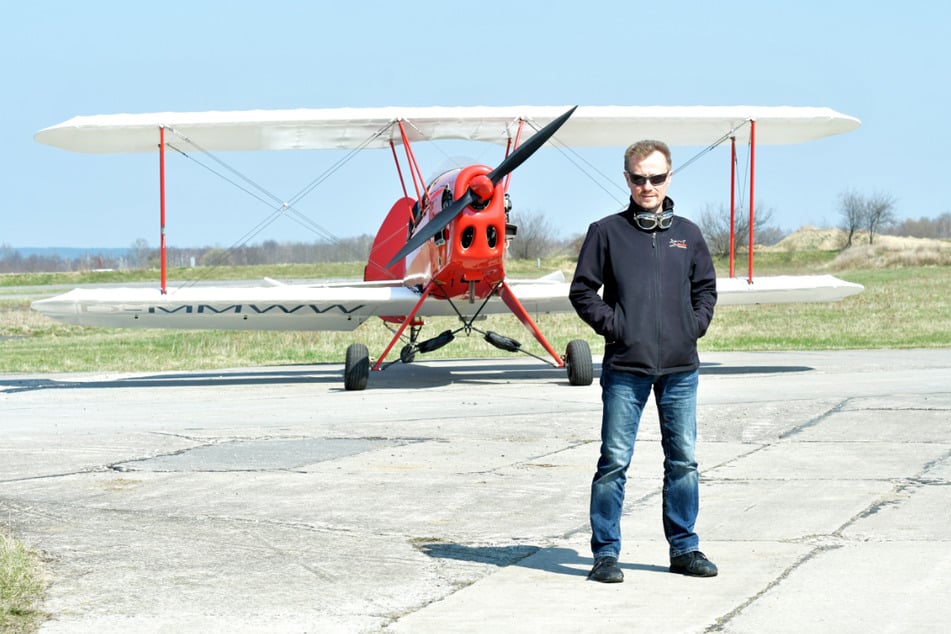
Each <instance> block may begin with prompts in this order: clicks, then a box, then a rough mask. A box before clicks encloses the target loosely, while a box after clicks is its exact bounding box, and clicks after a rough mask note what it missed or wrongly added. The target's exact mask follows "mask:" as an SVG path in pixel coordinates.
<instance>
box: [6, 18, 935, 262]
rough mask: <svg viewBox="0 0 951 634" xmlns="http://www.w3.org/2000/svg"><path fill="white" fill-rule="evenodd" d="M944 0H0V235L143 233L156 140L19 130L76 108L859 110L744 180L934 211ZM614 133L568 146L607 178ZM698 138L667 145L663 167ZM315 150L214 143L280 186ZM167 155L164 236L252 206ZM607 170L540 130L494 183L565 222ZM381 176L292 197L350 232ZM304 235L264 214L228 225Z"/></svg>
mask: <svg viewBox="0 0 951 634" xmlns="http://www.w3.org/2000/svg"><path fill="white" fill-rule="evenodd" d="M863 5H865V6H863ZM396 7H399V8H398V9H397V8H396ZM454 7H464V8H461V9H456V8H454ZM552 7H557V8H552ZM948 13H949V12H948V9H946V8H944V7H942V6H941V4H940V3H934V2H919V1H917V0H912V1H906V2H903V3H878V2H873V3H834V2H828V1H825V2H817V1H813V0H805V1H801V2H796V3H767V2H762V1H759V2H754V1H736V0H721V1H720V2H695V3H694V2H684V3H668V2H651V3H642V2H631V1H628V2H597V1H593V2H575V3H561V2H541V1H527V2H496V1H494V0H492V1H487V2H482V3H481V4H476V3H465V4H462V5H460V4H458V3H449V2H412V1H407V2H403V3H393V2H374V1H364V2H334V3H318V2H305V1H303V0H302V1H299V2H291V1H287V0H271V1H270V2H246V1H241V0H238V1H234V0H229V1H201V0H191V1H189V2H184V1H179V0H169V1H167V2H163V3H147V2H128V0H123V1H95V0H90V1H89V2H85V3H74V2H66V1H62V2H51V1H44V0H34V1H31V2H25V1H20V2H16V3H6V4H5V5H4V8H3V10H2V19H0V68H2V76H3V84H4V88H3V93H2V95H3V96H2V97H0V100H2V101H0V112H2V119H3V120H2V125H0V148H2V154H0V185H2V191H3V196H2V198H0V201H2V206H3V208H2V210H0V244H6V245H11V246H14V247H28V246H29V247H42V246H70V247H123V246H128V245H130V244H132V243H133V242H135V241H136V240H137V239H145V240H147V241H148V242H149V243H150V244H152V245H153V246H156V245H157V244H158V241H159V228H158V224H159V223H158V169H157V159H156V158H155V156H151V155H113V156H99V155H88V154H75V153H70V152H66V151H63V150H58V149H55V148H50V147H47V146H42V145H40V144H38V143H36V142H35V141H34V140H33V135H34V134H35V133H36V132H37V131H38V130H40V129H42V128H44V127H47V126H50V125H54V124H56V123H60V122H62V121H65V120H66V119H69V118H71V117H73V116H75V115H90V114H104V113H121V112H130V113H134V112H159V111H198V110H244V109H257V108H332V107H342V106H357V107H359V106H366V107H375V106H429V105H442V106H463V105H513V104H531V105H573V104H584V105H711V106H713V105H745V104H753V105H763V106H780V105H792V106H825V107H830V108H833V109H835V110H838V111H839V112H842V113H845V114H848V115H852V116H855V117H857V118H859V119H860V120H861V121H862V127H861V128H860V129H859V130H857V131H854V132H851V133H849V134H846V135H841V136H836V137H831V138H828V139H824V140H821V141H817V142H812V143H807V144H802V145H796V146H761V147H760V148H758V150H757V165H756V170H757V183H756V193H757V195H756V199H757V203H758V204H760V205H762V207H764V208H766V209H770V210H772V213H773V223H774V224H775V225H778V226H780V227H782V228H785V229H787V230H790V229H795V228H798V227H799V226H801V225H803V224H814V225H820V226H833V225H836V224H838V222H839V213H838V202H839V196H840V195H841V194H842V193H843V192H845V191H846V190H854V191H857V192H858V193H860V194H864V195H872V194H877V193H885V194H889V195H891V196H893V197H894V199H895V200H896V213H897V215H898V217H899V218H905V217H911V218H918V217H921V216H928V217H934V216H937V215H939V214H941V213H944V212H947V211H951V178H948V176H947V175H948V174H949V173H951V158H949V152H948V151H947V143H946V141H947V139H948V137H949V134H948V127H947V124H945V120H946V115H945V112H946V110H947V107H948V105H947V104H948V103H949V94H948V93H949V84H948V82H947V81H946V77H947V70H946V68H945V66H946V63H947V62H948V60H949V59H951V44H949V38H948V36H947V24H948V18H949V15H948ZM633 140H635V139H618V147H617V148H607V149H598V150H587V151H584V152H583V154H584V156H585V158H586V159H587V160H590V161H591V162H592V164H594V165H595V166H596V167H597V168H598V169H599V170H600V171H602V172H604V173H606V174H608V175H610V176H612V177H614V178H615V179H616V180H615V183H614V184H617V185H623V183H622V182H621V174H620V168H621V156H622V153H623V149H624V147H625V146H626V145H627V144H628V143H629V142H631V141H633ZM711 141H713V139H711ZM699 149H701V148H683V147H676V148H674V163H675V166H676V165H678V164H681V163H683V162H685V161H686V160H687V159H689V158H690V157H691V156H692V155H693V154H694V153H695V152H697V151H698V150H699ZM417 151H418V152H420V154H419V158H420V160H421V162H423V169H424V172H427V171H435V170H436V169H437V168H438V167H440V163H443V162H444V161H445V160H446V157H447V156H467V157H470V158H472V159H474V160H476V161H478V162H484V163H487V164H490V165H494V164H495V163H497V162H498V161H499V160H501V158H502V152H503V151H504V150H503V148H502V147H501V146H494V145H487V144H447V145H445V146H444V147H440V148H436V149H433V150H426V151H425V152H423V151H421V150H419V149H417ZM333 155H334V153H333V152H272V153H255V154H245V153H241V154H240V155H227V154H223V155H221V157H220V158H222V159H224V160H226V161H228V162H229V163H231V164H232V165H233V166H234V167H235V168H236V169H238V170H239V171H241V172H242V173H244V174H245V175H247V176H248V177H250V178H252V179H253V180H254V181H255V182H258V183H260V184H261V185H262V186H264V187H266V188H267V189H269V190H271V191H273V192H275V193H276V194H278V195H279V196H281V197H283V198H285V199H286V198H290V197H292V196H293V195H294V194H296V193H297V191H298V190H299V189H301V188H302V187H303V186H305V185H306V184H307V183H308V182H310V180H311V179H313V178H314V177H315V176H317V175H319V174H320V173H322V172H323V171H324V170H325V169H327V167H329V166H330V165H331V164H332V163H333V162H334V161H335V160H337V158H339V156H333ZM741 160H745V150H744V151H743V153H742V154H741ZM168 169H169V175H168V181H169V190H170V193H169V209H168V223H167V235H168V242H169V244H170V245H173V246H202V245H220V246H228V245H231V244H233V243H235V242H236V241H237V240H239V239H240V238H241V237H242V236H244V235H245V234H247V233H248V232H249V230H251V229H252V228H253V227H255V226H256V225H257V224H258V223H259V222H260V221H261V220H262V219H263V218H265V217H267V216H268V215H269V214H270V211H271V210H270V209H269V208H267V207H264V206H263V205H262V204H261V203H260V202H258V201H256V200H254V199H251V198H249V197H247V196H245V195H243V194H241V193H240V192H237V191H235V190H233V189H231V188H229V187H227V186H225V185H224V184H223V183H222V182H221V181H219V180H217V179H215V178H214V177H212V176H210V175H208V173H207V172H204V171H203V170H201V169H200V168H197V167H196V166H195V165H194V163H191V162H189V161H188V160H186V159H182V158H180V157H176V159H172V160H171V161H170V164H169V168H168ZM728 177H729V149H728V148H727V146H725V145H724V146H722V147H721V148H719V149H717V150H715V151H714V152H711V153H710V154H707V155H706V156H704V157H703V158H702V159H701V160H699V161H698V162H696V163H694V164H693V165H691V166H689V167H688V168H686V169H685V170H684V171H682V172H680V173H678V174H677V176H676V177H675V180H674V182H673V183H672V185H671V190H670V192H669V193H670V195H671V196H672V197H673V198H674V200H675V201H676V203H677V210H678V212H679V213H681V214H683V215H685V216H687V217H692V218H694V219H697V218H699V215H700V212H701V210H702V209H704V208H705V207H709V208H716V207H719V206H721V205H726V204H728V201H729V180H728ZM614 184H610V185H609V188H612V187H614ZM612 191H613V192H615V193H614V196H608V195H607V194H605V192H604V190H603V189H601V188H599V187H596V186H594V185H593V184H592V183H590V182H589V181H588V180H587V179H586V178H585V177H584V176H583V175H582V174H581V173H580V172H578V171H577V169H576V168H574V167H572V166H571V165H570V164H569V163H568V162H566V161H565V159H564V157H562V156H561V155H559V154H558V153H557V152H556V151H554V150H542V151H540V152H539V153H538V154H537V155H536V156H534V157H532V159H531V160H530V161H529V162H528V163H526V164H525V165H524V166H522V167H521V168H519V170H518V171H516V172H515V175H514V177H513V180H512V185H511V188H510V192H511V194H512V196H513V199H514V203H515V208H516V211H523V212H528V213H545V214H546V215H547V216H548V217H549V218H550V219H551V221H552V223H553V225H554V227H555V228H556V230H557V231H558V232H559V233H560V234H562V235H563V236H566V237H567V236H571V235H574V234H579V233H583V232H584V230H585V229H586V227H587V225H588V224H589V223H590V222H592V221H594V220H596V219H598V218H600V217H602V216H604V215H607V214H608V213H611V212H613V211H615V210H616V209H617V208H618V207H619V206H620V203H619V200H620V201H621V202H623V201H625V200H626V194H624V193H623V191H622V190H617V189H613V190H612ZM617 192H620V193H617ZM399 195H400V189H399V186H398V180H397V178H396V176H395V173H394V170H393V167H392V158H391V156H390V155H389V153H388V152H387V151H377V152H370V153H366V155H364V156H361V157H360V159H359V160H358V161H355V162H354V163H351V164H350V165H348V166H347V167H346V168H345V169H344V170H342V171H341V173H338V175H336V176H335V177H334V178H333V179H332V180H331V181H329V182H328V183H327V184H326V185H325V186H322V187H321V188H319V189H318V190H317V191H316V192H314V193H313V194H311V195H310V196H308V197H307V198H305V199H304V200H303V201H302V202H301V203H300V205H299V206H298V209H299V210H300V211H301V212H303V213H304V214H306V215H307V216H308V218H310V219H311V220H312V221H313V222H314V223H316V224H317V225H318V226H319V227H321V229H322V230H323V231H324V232H326V234H329V235H332V236H337V237H346V236H352V235H357V234H362V233H370V234H372V233H375V232H376V229H377V226H378V224H379V222H380V221H381V220H382V218H383V215H384V214H385V212H386V211H387V210H388V209H389V207H390V205H391V203H392V202H393V201H394V200H395V199H396V198H397V197H398V196H399ZM617 196H620V199H618V198H617ZM319 237H320V236H319V235H317V234H314V233H311V232H309V231H307V230H305V229H304V228H303V227H302V226H301V225H300V224H298V223H295V222H292V221H290V220H285V219H281V220H280V221H279V222H277V223H274V224H273V225H271V226H269V227H268V228H267V230H266V231H265V232H263V233H261V234H258V235H256V236H255V237H254V238H253V239H252V240H251V242H260V241H262V240H269V239H274V240H279V241H281V240H314V239H318V238H319Z"/></svg>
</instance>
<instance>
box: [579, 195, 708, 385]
mask: <svg viewBox="0 0 951 634" xmlns="http://www.w3.org/2000/svg"><path fill="white" fill-rule="evenodd" d="M673 205H674V201H673V200H671V199H670V198H665V199H664V204H663V208H664V209H665V210H666V209H673ZM642 211H644V210H643V209H640V208H639V207H638V206H637V205H636V204H635V203H634V201H633V200H631V203H630V205H629V207H628V208H627V209H626V210H625V211H622V212H621V213H618V214H614V215H612V216H608V217H607V218H603V219H601V220H599V221H597V222H595V223H593V224H592V225H591V226H590V227H589V228H588V234H587V236H586V237H585V240H584V244H583V245H582V247H581V252H580V253H579V255H578V266H577V268H576V269H575V275H574V279H573V280H572V282H571V289H570V291H569V298H570V300H571V304H572V306H574V308H575V310H576V311H577V312H578V315H579V316H580V317H581V319H583V320H584V321H585V322H586V323H587V324H588V325H590V326H591V327H592V328H593V329H594V331H595V332H596V333H598V334H599V335H601V336H602V337H604V338H605V350H604V365H605V366H606V367H610V368H612V369H614V370H621V371H626V372H637V373H641V374H651V375H662V374H669V373H671V372H685V371H688V370H693V369H696V368H698V367H699V366H700V358H699V356H698V355H697V340H698V339H699V338H700V337H702V336H703V335H704V334H705V333H706V332H707V328H708V327H709V325H710V321H711V320H712V319H713V308H714V306H715V305H716V301H717V282H716V272H715V271H714V269H713V260H712V259H711V257H710V251H709V249H707V244H706V242H704V240H703V236H702V234H701V233H700V228H699V227H697V225H695V224H694V223H692V222H690V221H689V220H687V219H686V218H681V217H679V216H676V215H675V216H674V217H673V221H672V224H671V226H670V228H668V229H666V230H657V231H644V230H642V229H640V228H639V227H638V226H637V224H635V222H634V214H635V213H637V212H642ZM602 287H603V288H604V292H603V298H602V297H601V296H599V295H598V291H599V289H601V288H602Z"/></svg>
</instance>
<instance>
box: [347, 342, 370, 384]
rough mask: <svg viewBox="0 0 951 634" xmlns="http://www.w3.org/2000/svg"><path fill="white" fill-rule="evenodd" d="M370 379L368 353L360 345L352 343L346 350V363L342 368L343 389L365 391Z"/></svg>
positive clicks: (365, 348)
mask: <svg viewBox="0 0 951 634" xmlns="http://www.w3.org/2000/svg"><path fill="white" fill-rule="evenodd" d="M369 378H370V353H369V352H368V351H367V347H366V346H365V345H363V344H362V343H353V344H350V346H349V347H348V348H347V361H346V364H345V365H344V368H343V387H344V389H346V390H363V389H366V386H367V379H369Z"/></svg>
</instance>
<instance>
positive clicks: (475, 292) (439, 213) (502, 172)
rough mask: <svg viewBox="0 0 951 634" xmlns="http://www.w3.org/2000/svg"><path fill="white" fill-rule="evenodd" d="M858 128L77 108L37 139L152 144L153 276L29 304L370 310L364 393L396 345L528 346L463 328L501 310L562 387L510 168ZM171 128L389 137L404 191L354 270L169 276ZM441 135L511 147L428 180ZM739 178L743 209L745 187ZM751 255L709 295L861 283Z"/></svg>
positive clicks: (564, 114) (300, 312)
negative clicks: (317, 274)
mask: <svg viewBox="0 0 951 634" xmlns="http://www.w3.org/2000/svg"><path fill="white" fill-rule="evenodd" d="M858 125H859V122H858V120H856V119H854V118H852V117H849V116H846V115H842V114H840V113H837V112H835V111H833V110H829V109H827V108H790V107H778V108H769V107H765V108H764V107H759V108H757V107H615V106H605V107H576V108H571V109H568V110H565V109H564V108H551V107H512V108H505V107H472V108H361V109H352V108H344V109H332V110H285V111H246V112H204V113H156V114H143V115H97V116H88V117H75V118H73V119H70V120H68V121H66V122H64V123H61V124H59V125H56V126H52V127H50V128H46V129H44V130H41V131H40V132H38V133H37V134H36V139H37V141H39V142H41V143H45V144H48V145H52V146H56V147H60V148H63V149H67V150H72V151H78V152H94V153H109V152H153V153H157V154H158V156H159V166H160V173H161V175H162V177H161V183H162V185H161V204H160V212H161V226H162V233H161V243H160V252H161V262H162V272H161V285H160V288H154V289H143V288H105V289H75V290H73V291H70V292H68V293H65V294H63V295H59V296H56V297H52V298H49V299H44V300H40V301H36V302H34V303H33V308H34V309H36V310H38V311H40V312H42V313H44V314H46V315H48V316H50V317H52V318H54V319H57V320H59V321H63V322H66V323H71V324H78V325H87V326H104V327H139V328H203V329H238V330H342V331H350V330H353V329H355V328H356V327H357V326H359V325H360V324H361V323H363V322H364V321H366V320H367V319H369V318H371V317H379V318H381V319H382V320H383V321H385V322H388V323H389V324H390V327H391V329H392V330H393V335H392V339H391V340H390V343H389V345H387V346H386V348H385V349H384V350H383V351H382V352H381V353H380V354H379V355H378V356H377V357H376V358H375V360H374V361H373V362H372V364H371V359H370V355H369V351H368V349H367V347H366V346H365V345H363V344H360V343H355V344H353V345H351V346H350V347H349V348H348V349H347V351H346V359H345V368H344V386H345V388H346V389H348V390H361V389H364V388H365V387H366V385H367V381H368V377H369V375H370V372H371V369H372V370H381V369H383V368H384V367H385V366H384V362H385V360H386V358H387V357H388V356H389V355H390V353H391V352H392V350H393V348H394V347H395V346H396V345H397V344H398V343H400V342H402V343H403V345H402V347H401V348H400V351H399V360H400V361H402V362H404V363H409V362H411V361H412V360H413V359H414V358H415V356H416V354H418V353H426V352H431V351H433V350H435V349H437V348H440V347H442V346H444V345H446V344H448V343H449V342H451V341H452V340H453V339H454V338H455V336H456V335H458V334H459V333H465V334H466V335H469V334H471V333H472V332H477V333H479V334H481V335H483V337H484V338H485V340H486V341H488V342H489V343H491V344H492V345H494V346H496V347H498V348H500V349H502V350H506V351H511V352H519V351H521V352H526V351H525V350H523V349H522V346H521V344H520V343H519V342H517V341H515V340H514V339H511V338H509V337H505V336H503V335H500V334H498V333H494V332H482V331H480V330H479V329H478V328H476V326H475V322H476V320H477V319H479V318H480V317H482V316H484V315H488V314H492V313H501V312H505V311H510V312H511V313H513V314H514V315H515V316H516V317H517V318H518V320H519V321H521V322H522V324H524V326H525V327H526V328H527V329H528V330H529V332H530V333H531V334H532V335H533V336H534V337H535V339H536V340H537V341H538V343H539V344H540V345H541V347H542V348H543V349H544V350H545V351H546V353H547V354H548V355H550V357H551V364H552V365H553V366H555V367H559V368H565V369H567V373H568V379H569V382H570V383H571V384H573V385H589V384H590V383H591V382H592V380H593V367H592V361H591V352H590V349H589V347H588V344H587V343H586V342H585V341H584V340H582V339H578V340H574V341H571V342H570V343H569V344H568V346H567V349H566V351H565V353H564V354H563V355H562V354H559V353H558V352H557V351H556V350H555V349H554V348H553V347H552V346H551V344H550V343H549V342H548V341H547V340H546V338H545V336H544V335H543V334H542V332H541V330H540V329H539V327H538V326H537V325H536V323H535V320H534V319H533V318H532V315H539V314H545V313H553V312H571V311H572V310H573V309H572V308H571V305H570V303H569V302H568V284H567V283H566V282H565V281H564V279H563V277H561V276H552V277H547V278H541V279H539V280H534V281H531V282H516V281H514V280H509V279H507V278H506V274H505V254H506V247H507V245H508V243H509V240H511V239H513V238H514V237H515V235H516V231H517V228H516V227H514V226H513V225H512V224H511V223H510V221H509V220H510V218H509V209H510V207H509V203H508V200H509V199H508V196H507V193H506V192H507V189H508V185H509V176H510V174H511V173H512V171H513V170H514V169H515V168H517V167H518V166H519V165H521V164H522V163H523V162H524V161H525V160H527V159H528V158H529V157H530V156H531V155H532V154H533V153H534V152H535V151H537V150H538V149H539V148H540V147H541V146H542V145H544V144H545V143H546V142H548V141H549V140H553V141H557V142H558V143H560V144H563V145H565V146H599V145H600V146H617V145H619V144H622V145H623V144H625V143H626V142H628V141H633V140H637V139H640V138H648V137H651V138H661V139H665V140H666V141H667V142H668V143H670V144H672V145H707V144H709V143H711V141H716V140H718V139H719V140H723V139H727V138H729V139H732V142H733V143H734V144H735V143H736V142H737V140H739V141H741V142H749V144H750V149H751V150H750V151H751V156H752V153H753V151H754V148H755V145H756V143H773V144H782V143H799V142H804V141H808V140H812V139H818V138H822V137H825V136H829V135H833V134H841V133H844V132H847V131H849V130H852V129H855V128H856V127H858ZM167 134H168V135H174V136H175V138H176V139H186V140H188V142H189V143H191V144H193V145H194V146H195V147H199V148H202V149H203V150H206V151H221V150H279V149H319V148H338V149H342V148H349V149H355V148H374V147H375V148H389V149H391V150H392V153H393V158H394V160H395V162H396V167H397V171H398V173H399V176H400V179H401V181H402V186H403V193H404V195H403V197H401V198H400V199H399V200H397V201H396V203H395V204H394V205H393V206H392V208H391V209H390V211H389V213H388V214H387V215H386V217H385V218H384V220H383V223H382V225H381V226H380V229H379V231H378V233H377V235H376V239H375V241H374V243H373V246H372V249H371V252H370V257H369V261H368V263H367V265H366V268H365V273H364V281H363V282H362V283H349V284H324V285H311V284H294V285H290V284H280V283H277V282H273V281H269V285H268V286H253V287H195V286H183V287H178V288H175V287H169V286H168V285H167V281H166V257H165V256H166V254H165V252H166V244H165V189H164V188H165V185H164V166H165V151H166V145H167V139H166V137H167ZM446 138H450V139H466V140H473V141H488V142H492V143H499V144H503V145H506V147H507V150H506V154H505V157H504V158H503V159H502V160H501V161H500V162H499V164H498V165H497V166H495V167H490V166H486V165H467V166H463V167H459V168H456V169H452V170H450V171H447V172H445V173H443V174H441V175H439V176H437V177H436V178H435V179H433V180H432V181H431V182H430V183H428V184H427V183H426V182H425V179H424V178H423V176H422V171H421V170H420V167H419V165H418V164H417V162H416V158H415V156H414V154H413V151H412V143H414V142H418V141H426V140H436V139H446ZM399 147H402V150H403V154H404V160H403V164H404V165H405V166H406V167H407V172H408V174H409V178H408V179H407V178H406V176H405V174H404V171H403V169H402V167H401V161H400V158H399V153H398V151H397V148H399ZM734 151H735V147H734ZM734 165H735V161H734ZM751 173H752V161H751ZM407 181H408V183H407ZM751 183H752V179H751ZM750 189H751V192H750V209H752V208H753V204H752V200H753V191H752V189H753V188H752V184H751V187H750ZM752 225H753V223H752V222H751V223H750V226H752ZM751 238H752V236H751ZM750 243H752V239H751V240H750ZM750 253H751V255H750V258H751V259H750V270H749V275H748V277H747V278H746V279H738V278H735V277H733V276H732V273H733V271H732V257H731V276H730V277H728V278H721V279H719V280H718V282H717V291H718V295H719V303H720V304H721V305H723V304H737V303H746V304H750V303H780V302H802V301H836V300H839V299H842V298H843V297H846V296H848V295H852V294H854V293H857V292H861V290H862V287H861V286H860V285H857V284H851V283H849V282H845V281H842V280H839V279H837V278H835V277H833V276H829V275H820V276H780V277H758V278H756V280H755V283H754V280H753V278H752V250H750ZM444 315H449V316H453V315H454V316H456V317H458V319H459V321H460V326H459V327H458V328H457V329H455V330H446V331H444V332H442V333H441V334H439V335H437V336H435V337H432V338H429V339H425V340H420V338H419V335H420V332H421V328H422V326H423V324H424V318H426V317H433V316H444ZM528 354H531V353H528ZM532 356H535V355H532ZM538 358H541V357H538ZM542 360H544V359H542Z"/></svg>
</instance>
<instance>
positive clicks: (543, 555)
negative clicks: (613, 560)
mask: <svg viewBox="0 0 951 634" xmlns="http://www.w3.org/2000/svg"><path fill="white" fill-rule="evenodd" d="M419 550H420V551H421V552H422V553H424V554H426V555H428V556H430V557H434V558H437V559H455V560H457V561H470V562H473V563H480V564H490V565H494V566H498V567H500V568H503V567H506V566H522V567H524V568H531V569H534V570H543V571H545V572H551V573H554V574H560V575H569V576H572V577H587V576H588V571H589V570H590V569H591V566H592V564H593V559H592V558H591V557H582V556H581V555H579V554H578V551H576V550H573V549H571V548H542V547H540V546H531V545H516V546H464V545H462V544H453V543H447V542H432V543H426V544H422V545H420V546H419ZM619 565H620V566H621V568H623V569H625V570H643V571H648V572H668V569H667V566H656V565H652V564H637V563H621V564H619Z"/></svg>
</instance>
